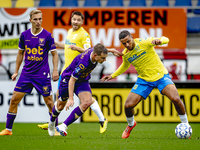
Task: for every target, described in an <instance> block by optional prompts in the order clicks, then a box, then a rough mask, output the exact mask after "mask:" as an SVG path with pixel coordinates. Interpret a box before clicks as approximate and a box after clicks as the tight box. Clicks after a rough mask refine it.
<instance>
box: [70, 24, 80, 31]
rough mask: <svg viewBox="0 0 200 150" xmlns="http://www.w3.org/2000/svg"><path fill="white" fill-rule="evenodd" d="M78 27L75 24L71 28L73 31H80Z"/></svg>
mask: <svg viewBox="0 0 200 150" xmlns="http://www.w3.org/2000/svg"><path fill="white" fill-rule="evenodd" d="M80 27H81V26H80V25H76V24H74V25H73V26H72V28H73V29H74V30H78V29H80Z"/></svg>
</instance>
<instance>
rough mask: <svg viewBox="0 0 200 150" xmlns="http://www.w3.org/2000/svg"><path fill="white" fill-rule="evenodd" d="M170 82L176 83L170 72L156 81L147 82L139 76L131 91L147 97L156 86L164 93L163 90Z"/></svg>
mask: <svg viewBox="0 0 200 150" xmlns="http://www.w3.org/2000/svg"><path fill="white" fill-rule="evenodd" d="M169 84H174V83H173V81H172V80H171V78H170V76H169V74H165V75H164V76H163V77H162V78H161V79H159V80H157V81H155V82H147V81H145V80H143V79H141V78H138V79H137V81H136V83H135V85H134V86H133V88H132V89H131V92H133V93H136V94H138V95H141V96H142V97H144V98H145V99H146V98H147V97H148V96H149V94H150V93H151V91H152V90H153V89H154V88H158V89H159V91H160V93H161V94H162V92H161V91H162V90H163V89H164V88H165V87H166V86H167V85H169Z"/></svg>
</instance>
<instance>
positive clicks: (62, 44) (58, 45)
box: [55, 42, 65, 49]
mask: <svg viewBox="0 0 200 150" xmlns="http://www.w3.org/2000/svg"><path fill="white" fill-rule="evenodd" d="M55 44H56V47H59V48H63V49H64V48H65V44H64V43H59V42H55Z"/></svg>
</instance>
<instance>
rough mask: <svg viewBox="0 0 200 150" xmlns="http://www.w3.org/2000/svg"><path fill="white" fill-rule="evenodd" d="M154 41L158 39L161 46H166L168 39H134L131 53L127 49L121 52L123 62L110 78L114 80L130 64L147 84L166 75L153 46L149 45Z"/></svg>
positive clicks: (165, 70)
mask: <svg viewBox="0 0 200 150" xmlns="http://www.w3.org/2000/svg"><path fill="white" fill-rule="evenodd" d="M154 39H160V40H161V41H162V44H167V43H168V42H169V39H168V38H167V37H164V36H162V37H161V38H153V37H150V38H136V39H134V41H135V48H134V49H133V50H131V51H128V49H127V48H125V49H124V50H123V52H122V53H123V54H124V55H123V56H122V59H123V62H122V64H121V65H120V67H119V68H118V69H117V70H116V71H115V72H114V73H113V74H111V76H112V77H113V78H115V77H116V76H118V75H120V74H122V73H123V72H125V71H126V70H127V69H128V68H129V67H130V64H132V65H133V66H134V67H135V69H136V71H137V73H138V77H139V78H142V79H144V80H146V81H147V82H154V81H156V80H159V79H160V78H162V77H163V76H164V74H167V73H168V71H167V69H166V68H165V67H164V65H163V63H162V61H161V60H160V58H159V56H158V54H157V53H156V52H155V49H154V46H155V45H154V44H152V43H151V42H152V41H153V40H154Z"/></svg>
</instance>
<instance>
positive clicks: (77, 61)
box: [61, 48, 98, 82]
mask: <svg viewBox="0 0 200 150" xmlns="http://www.w3.org/2000/svg"><path fill="white" fill-rule="evenodd" d="M92 52H93V48H89V49H88V50H86V51H85V52H84V53H82V54H79V55H78V56H76V57H75V58H74V60H73V61H72V63H71V64H70V65H69V66H68V67H67V68H66V69H65V70H64V71H63V73H62V75H61V76H62V79H61V82H62V81H63V79H65V80H69V79H70V77H71V76H73V77H74V78H76V79H77V81H76V82H79V81H86V80H89V79H90V76H91V75H90V73H91V72H92V70H93V69H94V68H95V67H96V65H97V64H98V63H97V62H95V63H93V62H92V61H91V53H92Z"/></svg>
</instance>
